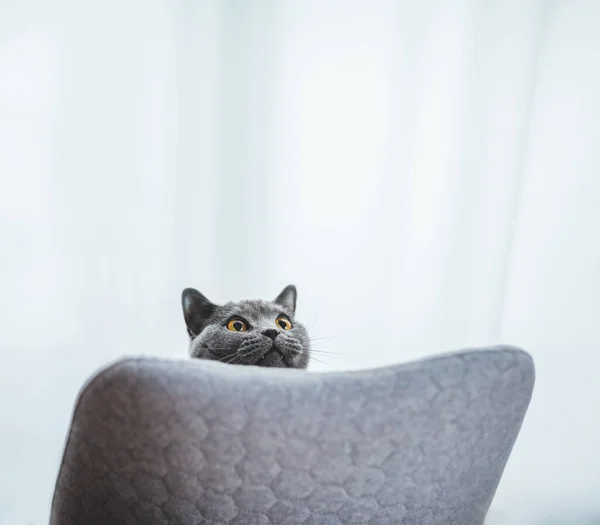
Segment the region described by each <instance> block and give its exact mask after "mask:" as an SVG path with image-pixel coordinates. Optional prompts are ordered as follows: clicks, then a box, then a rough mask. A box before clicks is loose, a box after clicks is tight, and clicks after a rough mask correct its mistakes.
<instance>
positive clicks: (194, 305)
mask: <svg viewBox="0 0 600 525" xmlns="http://www.w3.org/2000/svg"><path fill="white" fill-rule="evenodd" d="M181 306H182V307H183V318H184V319H185V324H186V326H187V331H188V334H189V336H190V337H196V336H197V335H198V334H199V333H200V332H202V330H203V329H204V327H205V325H206V321H207V320H208V318H209V317H210V316H211V315H212V314H213V312H214V311H215V308H216V307H217V306H216V305H215V304H213V303H211V302H210V301H209V300H208V299H207V298H206V297H204V296H203V295H202V294H201V293H200V292H199V291H198V290H194V289H193V288H186V289H185V290H183V292H181Z"/></svg>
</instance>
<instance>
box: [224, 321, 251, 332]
mask: <svg viewBox="0 0 600 525" xmlns="http://www.w3.org/2000/svg"><path fill="white" fill-rule="evenodd" d="M227 330H229V331H230V332H247V331H248V325H247V324H246V322H245V321H242V320H241V319H232V320H231V321H229V322H228V323H227Z"/></svg>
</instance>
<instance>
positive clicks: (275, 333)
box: [263, 328, 279, 341]
mask: <svg viewBox="0 0 600 525" xmlns="http://www.w3.org/2000/svg"><path fill="white" fill-rule="evenodd" d="M263 335H266V336H267V337H270V338H271V339H272V340H273V341H275V338H276V337H277V336H278V335H279V332H278V331H277V330H275V329H274V328H269V329H268V330H265V331H264V332H263Z"/></svg>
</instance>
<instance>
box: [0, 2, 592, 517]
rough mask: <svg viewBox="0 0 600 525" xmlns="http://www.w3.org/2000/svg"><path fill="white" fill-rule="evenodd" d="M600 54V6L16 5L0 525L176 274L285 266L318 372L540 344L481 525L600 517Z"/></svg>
mask: <svg viewBox="0 0 600 525" xmlns="http://www.w3.org/2000/svg"><path fill="white" fill-rule="evenodd" d="M599 51H600V2H597V1H594V0H589V1H585V0H572V1H569V0H563V1H560V0H555V1H550V0H548V1H543V0H539V1H532V0H493V1H492V0H490V1H475V0H472V1H467V0H464V1H441V0H439V1H435V0H426V1H425V0H423V1H421V2H410V1H393V0H377V1H366V0H363V1H355V0H327V1H323V0H270V1H267V0H254V1H242V0H237V1H233V0H223V1H214V0H213V1H209V0H171V1H169V0H144V1H142V0H126V1H116V0H106V1H104V2H101V3H89V2H75V1H74V0H53V1H51V2H48V1H42V0H19V1H18V2H17V1H16V0H2V3H1V4H0V177H1V186H0V287H1V288H0V352H1V357H2V365H0V440H1V441H0V443H1V446H0V523H1V524H2V525H4V524H7V525H8V524H10V525H18V524H22V525H25V524H27V523H31V524H34V525H41V524H43V523H45V522H47V519H48V511H49V503H50V497H51V493H52V485H53V483H54V480H55V476H56V472H57V468H58V465H59V461H60V454H61V450H62V446H63V441H64V438H65V434H66V430H67V425H68V422H69V418H70V413H71V409H72V406H73V402H74V399H75V396H76V394H77V391H78V389H79V388H80V386H81V384H82V382H83V381H84V380H85V378H86V377H87V376H88V375H89V374H90V373H91V372H92V371H93V370H94V369H95V368H96V367H98V366H100V365H103V364H105V363H106V362H107V361H110V360H112V359H115V358H117V357H119V356H121V355H124V354H139V353H144V354H150V355H160V356H169V357H185V355H186V334H185V328H184V325H183V319H182V315H181V311H180V305H179V297H180V292H181V289H182V288H183V287H185V286H195V287H197V288H199V289H200V290H201V291H202V292H204V293H205V294H206V295H207V296H208V297H209V298H211V299H213V300H214V301H216V302H219V301H227V300H230V299H238V298H242V297H274V296H275V295H276V294H277V293H278V292H279V291H280V289H281V288H282V287H283V286H285V285H286V284H288V283H295V284H296V285H297V286H298V289H299V310H298V316H299V318H301V319H304V320H306V321H307V322H309V323H314V326H313V329H312V334H313V335H314V336H315V337H321V336H330V337H331V338H330V339H325V340H324V341H325V342H324V343H322V344H321V345H320V348H322V349H323V350H327V351H329V352H334V353H335V354H336V355H333V356H327V358H326V357H324V356H320V357H319V358H320V359H322V360H323V361H326V362H327V364H325V363H317V362H315V363H314V366H313V369H314V370H332V369H355V368H364V367H371V366H377V365H383V364H388V363H395V362H400V361H405V360H409V359H412V358H414V357H419V356H423V355H426V354H431V353H435V352H440V351H446V350H451V349H455V348H460V347H467V346H480V345H487V344H495V343H510V344H515V345H519V346H522V347H524V348H525V349H527V350H529V351H530V352H531V353H532V354H533V356H534V358H535V360H536V363H537V368H538V382H537V386H536V391H535V395H534V399H533V402H532V405H531V409H530V412H529V414H528V416H527V419H526V423H525V426H524V428H523V432H522V434H521V437H520V438H519V440H518V442H517V446H516V448H515V450H514V453H513V456H512V458H511V460H510V462H509V465H508V467H507V469H506V472H505V477H504V479H503V481H502V483H501V486H500V488H499V491H498V493H497V497H496V499H495V501H494V503H493V506H492V514H491V515H490V522H491V523H494V525H495V524H502V525H504V524H506V525H509V524H510V525H519V524H530V523H531V524H544V525H548V524H558V523H565V524H566V523H568V524H569V525H578V524H590V523H597V522H596V521H591V520H593V519H595V520H600V498H599V496H598V495H599V494H600V448H599V444H600V423H599V421H598V416H597V413H598V410H599V408H598V406H599V404H600V382H599V381H598V370H599V366H600V231H599V230H600V148H598V144H599V143H600V62H599V58H598V56H599Z"/></svg>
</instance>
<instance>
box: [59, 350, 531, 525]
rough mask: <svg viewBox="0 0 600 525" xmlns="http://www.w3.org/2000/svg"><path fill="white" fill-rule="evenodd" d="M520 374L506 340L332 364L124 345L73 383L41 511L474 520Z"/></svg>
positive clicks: (252, 520) (321, 520)
mask: <svg viewBox="0 0 600 525" xmlns="http://www.w3.org/2000/svg"><path fill="white" fill-rule="evenodd" d="M533 383H534V367H533V363H532V360H531V358H530V357H529V355H528V354H526V353H525V352H523V351H521V350H518V349H514V348H507V347H494V348H490V349H484V350H476V351H464V352H458V353H453V354H447V355H442V356H439V357H434V358H430V359H425V360H421V361H417V362H413V363H409V364H404V365H397V366H390V367H386V368H380V369H374V370H367V371H359V372H333V373H310V372H303V371H296V370H281V369H266V368H257V367H243V366H232V365H225V364H220V363H216V362H207V361H192V360H189V361H164V360H158V359H147V358H137V359H125V360H122V361H119V362H117V363H116V364H113V365H112V366H110V367H108V368H106V369H104V370H102V371H101V372H99V373H98V374H97V375H96V376H95V377H94V378H93V379H91V380H90V381H89V383H88V384H87V385H86V386H85V387H84V389H83V391H82V392H81V394H80V396H79V400H78V401H77V405H76V408H75V412H74V415H73V420H72V423H71V428H70V430H69V436H68V441H67V444H66V448H65V452H64V458H63V461H62V465H61V468H60V472H59V475H58V480H57V483H56V489H55V494H54V500H53V503H52V513H51V524H52V525H71V524H90V525H92V524H93V525H104V524H106V525H108V524H111V525H116V524H131V525H134V524H140V525H141V524H143V525H154V524H172V525H198V524H211V525H213V524H215V525H217V524H218V525H220V524H236V525H267V524H268V525H292V524H304V525H317V524H319V525H337V524H369V525H383V524H407V525H481V524H482V522H483V520H484V517H485V514H486V512H487V510H488V507H489V505H490V502H491V500H492V497H493V495H494V492H495V491H496V487H497V485H498V482H499V481H500V477H501V475H502V472H503V470H504V466H505V464H506V461H507V459H508V456H509V454H510V451H511V449H512V447H513V444H514V442H515V439H516V437H517V434H518V432H519V429H520V427H521V423H522V421H523V418H524V416H525V412H526V410H527V406H528V404H529V400H530V396H531V392H532V389H533Z"/></svg>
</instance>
